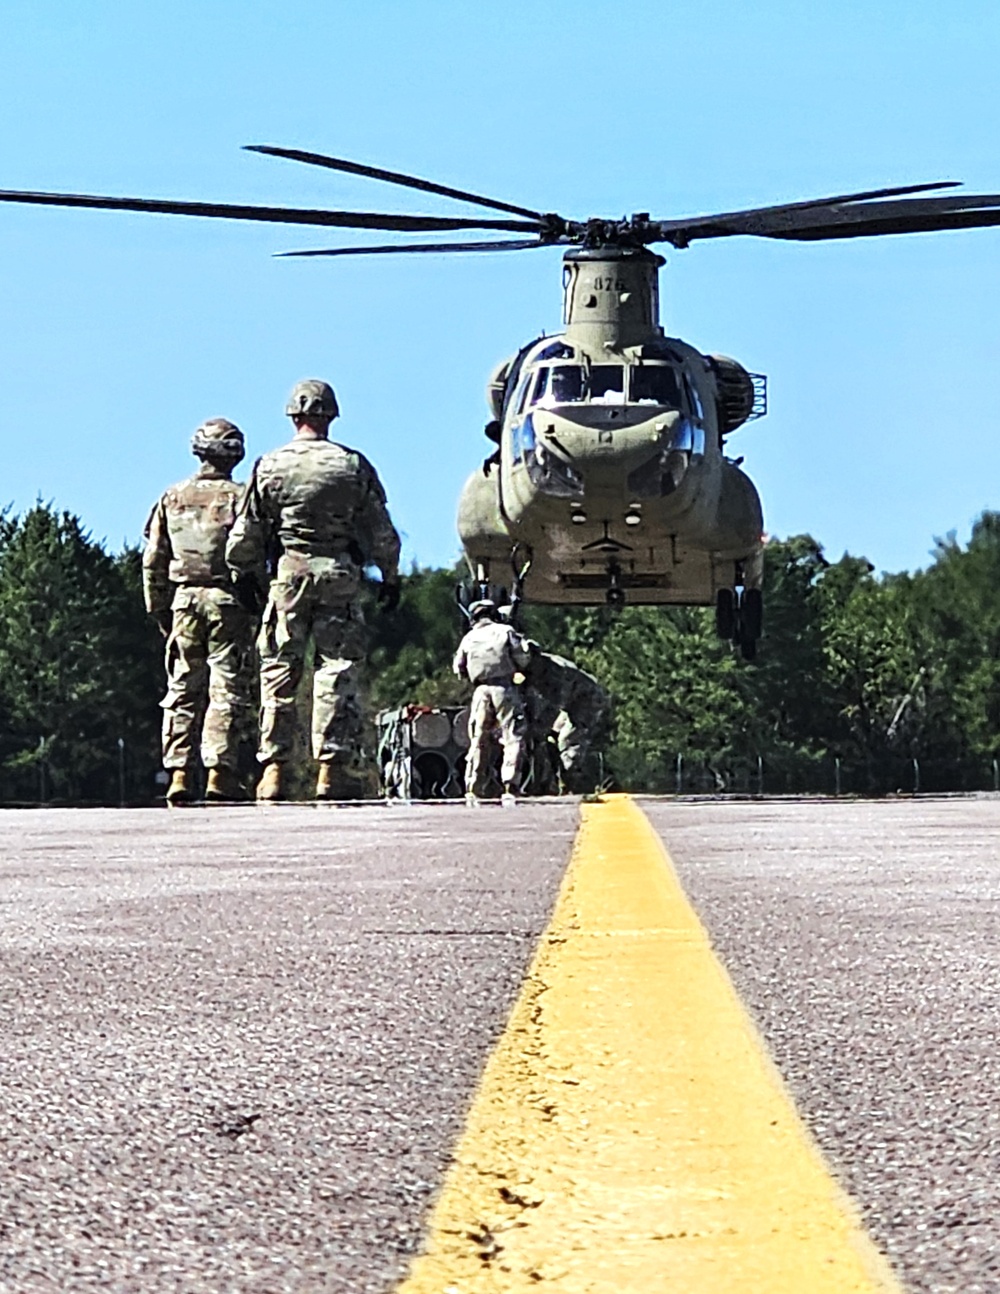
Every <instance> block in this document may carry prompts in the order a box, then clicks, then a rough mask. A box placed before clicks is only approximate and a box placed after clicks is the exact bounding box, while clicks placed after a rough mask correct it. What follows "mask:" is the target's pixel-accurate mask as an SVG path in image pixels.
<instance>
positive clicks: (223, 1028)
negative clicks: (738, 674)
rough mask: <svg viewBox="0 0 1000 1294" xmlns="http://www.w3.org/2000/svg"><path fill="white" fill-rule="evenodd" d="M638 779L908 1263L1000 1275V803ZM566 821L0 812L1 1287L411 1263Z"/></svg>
mask: <svg viewBox="0 0 1000 1294" xmlns="http://www.w3.org/2000/svg"><path fill="white" fill-rule="evenodd" d="M642 806H643V808H644V809H645V811H646V812H647V813H648V814H649V816H650V818H651V820H652V821H653V823H654V824H655V825H656V826H657V828H658V829H659V830H660V832H661V835H662V837H663V839H664V840H665V842H666V844H667V847H668V849H669V851H670V853H671V855H672V857H673V858H674V861H675V862H676V864H677V866H678V869H679V872H680V874H681V877H682V879H683V881H684V884H685V887H686V889H687V892H688V894H689V895H690V897H691V898H692V900H693V901H694V902H695V904H696V906H697V908H698V910H699V912H700V914H701V916H702V919H703V920H704V921H705V923H706V925H707V927H708V929H709V932H710V934H711V936H712V938H713V940H714V943H715V946H716V948H717V950H718V952H719V953H720V955H721V956H722V958H723V960H724V962H725V965H726V967H727V969H728V970H729V972H730V974H731V976H732V977H733V980H734V982H735V983H736V985H737V987H738V989H739V990H740V992H741V994H742V997H743V1000H744V1002H745V1003H746V1004H747V1006H748V1007H749V1008H750V1010H751V1012H752V1013H753V1015H754V1017H755V1019H756V1021H757V1023H758V1026H759V1028H760V1030H761V1032H762V1034H763V1036H764V1037H765V1039H766V1041H767V1043H768V1045H769V1047H770V1049H771V1052H772V1054H773V1056H774V1058H775V1059H776V1061H777V1062H778V1064H779V1066H780V1069H781V1070H782V1072H783V1074H784V1076H785V1079H786V1081H787V1083H788V1085H789V1087H790V1089H791V1091H792V1094H793V1095H794V1097H795V1099H796V1102H797V1104H798V1108H799V1110H800V1111H801V1112H802V1114H803V1116H804V1117H805V1119H806V1121H807V1123H808V1124H809V1126H810V1128H811V1129H812V1131H813V1133H814V1135H815V1136H816V1138H817V1140H818V1141H819V1143H820V1145H821V1146H822V1148H823V1150H824V1152H825V1154H826V1156H827V1159H828V1161H829V1163H830V1165H831V1166H832V1168H833V1169H834V1171H835V1172H836V1173H837V1175H838V1176H839V1178H840V1180H841V1181H842V1182H843V1183H844V1185H845V1186H846V1188H847V1189H848V1190H849V1191H850V1193H851V1194H852V1195H853V1196H854V1198H855V1199H856V1200H858V1201H859V1202H860V1204H861V1207H862V1209H863V1212H864V1216H865V1219H866V1222H867V1224H868V1227H869V1230H870V1232H871V1234H872V1236H873V1238H874V1239H875V1241H876V1242H877V1243H878V1244H879V1246H880V1247H881V1248H882V1249H883V1250H885V1251H886V1252H887V1253H888V1254H889V1256H890V1258H891V1260H892V1261H893V1263H894V1265H895V1267H896V1269H897V1270H898V1271H899V1272H900V1274H901V1276H902V1278H903V1280H904V1283H905V1285H906V1287H907V1289H908V1290H910V1291H913V1292H914V1294H917V1292H918V1291H919V1292H920V1294H924V1292H928V1294H929V1292H931V1291H933V1292H934V1294H959V1292H961V1294H984V1292H986V1291H989V1292H991V1294H992V1292H994V1291H1000V1101H998V1099H997V1098H998V1091H1000V1045H998V1039H1000V1012H998V1007H997V1002H998V988H1000V850H998V848H997V842H998V841H1000V801H998V800H994V799H992V798H986V799H978V800H977V799H955V800H941V801H934V800H920V801H911V802H905V801H900V802H883V803H853V802H849V801H841V802H835V803H815V802H814V803H778V802H762V803H714V802H708V803H683V802H682V803H673V802H668V803H664V802H652V801H643V802H642ZM576 824H577V808H576V806H575V805H572V804H570V805H558V804H544V805H542V804H534V805H519V806H518V807H517V808H516V809H515V810H513V811H505V810H500V809H499V808H491V807H484V808H482V809H480V810H476V811H470V810H466V809H465V808H464V807H462V806H457V805H456V806H439V807H434V806H417V807H414V808H411V809H407V808H402V807H398V808H392V809H389V808H386V807H384V806H375V805H373V806H365V807H356V808H339V809H338V808H331V807H328V806H321V807H309V806H285V807H267V808H260V809H258V808H256V807H253V806H249V807H246V808H233V809H214V810H208V811H205V810H199V809H192V810H184V811H179V812H175V813H167V812H165V811H162V810H148V811H147V810H136V811H115V810H89V811H69V810H37V811H23V812H18V811H9V812H4V813H0V999H2V1003H3V1014H2V1021H3V1034H2V1043H0V1174H2V1176H0V1291H3V1294H7V1291H11V1292H12V1294H21V1292H22V1291H24V1292H27V1294H33V1292H34V1291H45V1292H48V1291H67V1292H68V1294H73V1292H74V1291H91V1290H98V1289H99V1290H110V1291H129V1292H131V1291H136V1292H139V1291H141V1292H142V1294H146V1291H149V1292H150V1294H160V1292H161V1291H164V1292H165V1291H171V1292H172V1294H173V1292H180V1291H184V1294H204V1292H207V1291H213V1294H214V1292H218V1294H230V1292H231V1294H237V1292H239V1294H272V1292H273V1294H283V1292H284V1291H293V1292H295V1294H299V1292H303V1291H306V1290H308V1291H310V1292H311V1291H324V1290H349V1291H352V1292H353V1291H358V1294H368V1292H369V1291H372V1292H374V1291H378V1292H379V1294H387V1292H388V1291H390V1290H392V1289H393V1288H394V1285H395V1283H396V1282H397V1280H398V1279H399V1278H400V1277H401V1276H402V1274H403V1272H404V1271H405V1269H406V1267H407V1265H408V1259H409V1257H410V1255H411V1254H413V1253H414V1252H415V1250H416V1249H417V1248H418V1247H419V1245H420V1242H421V1227H422V1222H423V1219H424V1216H425V1213H426V1210H427V1206H428V1204H429V1203H430V1201H431V1199H432V1197H433V1194H434V1192H435V1190H436V1188H437V1186H438V1184H439V1182H440V1179H441V1174H442V1170H443V1168H444V1166H445V1164H446V1163H447V1161H448V1157H449V1151H450V1148H451V1147H452V1145H453V1143H454V1141H455V1138H456V1137H457V1135H458V1134H459V1132H460V1130H461V1128H462V1125H463V1120H464V1115H465V1111H466V1108H467V1105H468V1101H469V1098H470V1096H471V1094H472V1092H473V1090H474V1088H475V1086H476V1083H477V1081H478V1079H479V1076H480V1073H481V1070H482V1066H483V1062H484V1060H485V1057H486V1056H487V1054H488V1053H489V1051H490V1049H491V1047H492V1045H493V1043H494V1041H495V1039H496V1038H497V1036H498V1034H499V1032H500V1030H501V1028H502V1026H503V1024H504V1021H505V1019H506V1016H507V1013H508V1010H509V1008H510V1005H511V1003H512V1001H513V999H514V997H515V995H516V993H517V990H518V987H519V985H520V983H521V979H522V976H523V973H524V969H525V967H526V965H527V963H528V960H529V958H530V956H531V953H532V951H533V949H534V947H535V944H536V940H537V936H538V934H539V933H540V932H541V930H542V929H543V928H544V927H545V924H546V922H547V919H548V916H549V913H550V911H551V908H552V904H553V902H554V899H555V895H556V891H557V889H558V885H559V882H560V879H561V877H562V875H563V871H564V867H565V864H566V860H567V858H568V855H569V850H570V846H571V843H572V840H573V836H574V833H575V829H576ZM664 1288H665V1289H669V1285H665V1286H664ZM803 1294H807V1291H803Z"/></svg>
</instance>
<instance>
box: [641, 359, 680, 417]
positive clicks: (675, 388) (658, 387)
mask: <svg viewBox="0 0 1000 1294" xmlns="http://www.w3.org/2000/svg"><path fill="white" fill-rule="evenodd" d="M629 399H630V400H631V401H632V402H633V403H634V404H658V405H663V406H665V407H666V408H668V409H679V408H680V407H681V390H680V384H679V383H678V381H677V373H676V372H675V370H674V369H673V368H671V367H670V366H669V365H667V364H656V365H653V364H641V365H637V366H636V367H634V368H633V369H632V370H631V380H630V384H629Z"/></svg>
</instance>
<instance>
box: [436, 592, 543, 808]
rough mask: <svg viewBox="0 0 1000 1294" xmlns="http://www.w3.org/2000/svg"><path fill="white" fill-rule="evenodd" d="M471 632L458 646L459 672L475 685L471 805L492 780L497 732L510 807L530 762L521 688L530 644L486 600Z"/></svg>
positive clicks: (474, 609)
mask: <svg viewBox="0 0 1000 1294" xmlns="http://www.w3.org/2000/svg"><path fill="white" fill-rule="evenodd" d="M469 621H470V624H471V628H470V629H469V632H468V633H467V634H466V635H465V637H464V638H463V639H462V641H461V642H460V643H459V645H458V651H457V652H456V653H455V662H454V669H455V673H456V674H458V676H459V677H460V678H467V679H469V681H470V682H471V683H472V684H473V685H474V686H475V691H474V692H473V694H472V701H471V703H470V706H469V753H468V755H467V756H466V760H465V786H466V794H467V796H468V798H469V799H470V801H475V800H476V799H477V798H478V797H479V796H481V795H482V794H483V792H484V790H485V786H486V783H487V781H488V779H489V746H490V737H491V733H492V731H493V730H494V729H496V730H498V735H499V738H500V744H501V746H502V747H503V764H502V766H501V770H500V779H501V781H502V783H503V800H504V802H505V803H509V802H510V799H511V797H513V795H514V794H515V793H516V792H517V790H518V785H519V783H518V779H519V776H520V773H521V764H522V762H523V759H524V739H525V732H526V722H525V715H524V706H523V704H522V700H521V694H520V690H519V684H520V683H521V682H523V681H524V675H523V674H522V672H521V671H522V670H525V669H527V667H528V662H529V660H530V656H531V654H530V649H529V646H528V643H527V642H526V641H525V639H524V638H522V637H521V635H520V634H519V633H518V632H517V630H516V629H514V628H512V627H511V625H509V624H504V623H502V622H501V617H500V612H499V609H498V608H497V605H496V603H495V602H492V601H491V600H490V599H489V598H483V599H481V600H480V601H478V602H473V603H472V605H471V606H470V607H469Z"/></svg>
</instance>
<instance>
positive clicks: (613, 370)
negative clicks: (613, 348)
mask: <svg viewBox="0 0 1000 1294" xmlns="http://www.w3.org/2000/svg"><path fill="white" fill-rule="evenodd" d="M590 399H591V403H597V404H624V403H625V369H624V368H623V367H622V365H621V364H592V365H591V368H590Z"/></svg>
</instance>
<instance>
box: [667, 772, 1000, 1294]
mask: <svg viewBox="0 0 1000 1294" xmlns="http://www.w3.org/2000/svg"><path fill="white" fill-rule="evenodd" d="M642 807H643V808H644V809H645V811H646V813H647V814H648V815H649V817H650V818H651V820H652V822H653V823H654V825H655V826H656V827H657V829H658V830H659V832H660V834H661V837H662V839H663V840H664V842H665V844H666V846H667V849H668V850H669V852H670V854H671V856H672V858H673V860H674V862H675V864H676V866H677V868H678V871H679V873H680V876H681V879H682V880H683V882H684V884H685V888H686V890H687V893H688V895H689V896H690V897H691V899H692V900H693V902H694V903H695V906H696V908H697V909H698V911H699V914H700V915H701V917H702V920H703V921H704V922H705V924H706V925H707V927H708V930H709V934H710V935H711V937H712V939H713V942H714V944H715V947H716V949H717V951H718V953H719V954H720V956H721V957H722V959H723V961H724V963H725V965H726V967H727V969H728V971H729V973H730V975H731V976H732V978H733V980H734V982H735V985H736V987H737V989H738V990H739V991H740V993H741V995H742V998H743V1001H744V1002H745V1004H746V1005H747V1006H748V1008H749V1009H750V1011H751V1013H752V1015H753V1016H754V1018H755V1020H756V1022H757V1025H758V1027H759V1029H760V1030H761V1032H762V1034H763V1035H764V1038H765V1039H766V1041H767V1043H768V1045H769V1047H770V1049H771V1052H772V1055H773V1056H774V1058H775V1060H776V1061H777V1063H778V1065H779V1067H780V1069H781V1072H782V1073H783V1075H784V1077H785V1080H786V1082H787V1083H788V1085H789V1087H790V1089H791V1092H792V1094H793V1096H794V1097H795V1099H796V1102H797V1105H798V1108H799V1110H800V1112H801V1113H802V1115H803V1116H804V1118H805V1119H806V1121H807V1123H808V1125H809V1127H810V1128H811V1130H812V1132H813V1134H814V1135H815V1137H816V1138H817V1140H818V1142H819V1144H820V1145H821V1147H822V1148H823V1150H824V1152H825V1154H826V1157H827V1160H828V1162H829V1163H830V1164H831V1166H832V1168H833V1169H834V1170H835V1172H836V1173H837V1175H838V1176H839V1178H840V1180H841V1182H842V1183H843V1184H844V1185H845V1186H846V1188H847V1189H848V1190H849V1192H850V1193H851V1194H852V1195H853V1196H854V1198H855V1199H856V1200H857V1201H858V1202H859V1203H860V1205H861V1207H862V1210H863V1214H864V1217H865V1220H866V1222H867V1224H868V1228H869V1231H870V1233H871V1235H872V1236H873V1238H874V1239H875V1241H876V1242H877V1243H878V1244H879V1246H880V1247H881V1248H882V1249H883V1250H884V1251H885V1252H886V1253H887V1254H888V1255H889V1257H890V1259H891V1260H892V1262H893V1264H894V1266H895V1268H896V1269H897V1271H898V1272H899V1273H900V1274H901V1276H902V1279H903V1282H904V1284H905V1285H906V1287H907V1289H909V1290H912V1291H914V1292H916V1291H920V1292H921V1294H923V1292H925V1291H926V1292H927V1294H931V1292H932V1291H933V1294H987V1292H989V1294H994V1292H995V1291H998V1290H1000V801H997V800H995V799H991V798H990V799H985V798H984V799H954V800H938V801H934V800H919V801H911V802H905V801H897V802H893V801H890V802H876V803H854V802H847V801H841V802H834V803H778V802H763V803H663V802H655V801H649V800H644V801H642Z"/></svg>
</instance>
